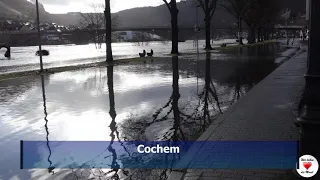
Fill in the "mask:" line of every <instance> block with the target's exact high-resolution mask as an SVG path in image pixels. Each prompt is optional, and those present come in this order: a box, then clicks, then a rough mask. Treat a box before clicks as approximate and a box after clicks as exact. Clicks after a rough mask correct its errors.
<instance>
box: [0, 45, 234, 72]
mask: <svg viewBox="0 0 320 180" xmlns="http://www.w3.org/2000/svg"><path fill="white" fill-rule="evenodd" d="M235 42H236V40H234V39H225V40H220V41H214V42H213V46H218V45H219V44H222V43H235ZM204 44H205V43H204V41H203V40H200V41H199V49H200V51H201V50H202V49H203V48H202V47H203V46H204ZM97 46H98V45H97ZM42 49H46V50H48V51H49V52H50V55H49V56H44V57H43V63H44V68H51V67H61V66H69V65H77V64H86V63H93V62H99V61H105V55H106V53H105V52H106V50H105V49H106V48H105V44H102V46H101V48H97V47H96V45H95V44H88V45H50V46H43V47H42ZM144 49H145V50H146V51H147V52H150V50H151V49H153V51H154V53H155V54H154V56H155V57H159V56H163V55H165V54H169V53H170V51H171V43H170V42H144V43H113V44H112V52H113V56H114V59H124V58H134V57H138V56H139V55H138V53H139V52H142V51H143V50H144ZM37 50H38V46H28V47H12V49H11V58H10V59H7V58H5V57H4V53H5V49H4V48H3V49H1V50H0V74H1V73H9V72H16V71H26V70H35V69H39V68H40V66H39V57H38V56H35V52H36V51H37ZM179 50H180V51H181V52H184V53H192V52H193V53H194V52H196V47H195V43H194V42H193V41H192V40H191V41H186V42H181V43H179Z"/></svg>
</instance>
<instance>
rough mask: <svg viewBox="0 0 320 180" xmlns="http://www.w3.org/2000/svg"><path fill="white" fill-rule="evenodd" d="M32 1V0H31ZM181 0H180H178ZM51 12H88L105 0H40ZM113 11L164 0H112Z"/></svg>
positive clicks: (154, 3) (152, 4) (161, 2)
mask: <svg viewBox="0 0 320 180" xmlns="http://www.w3.org/2000/svg"><path fill="white" fill-rule="evenodd" d="M29 1H32V0H29ZM178 1H180V0H178ZM39 2H40V3H42V4H43V5H44V7H45V9H46V11H48V12H49V13H67V12H79V11H81V12H88V11H92V10H91V8H90V4H92V3H94V4H102V3H104V2H105V1H104V0H39ZM111 2H112V3H111V11H112V12H118V11H121V10H124V9H130V8H134V7H142V6H158V5H160V4H163V1H162V0H111Z"/></svg>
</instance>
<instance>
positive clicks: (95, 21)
mask: <svg viewBox="0 0 320 180" xmlns="http://www.w3.org/2000/svg"><path fill="white" fill-rule="evenodd" d="M90 8H91V9H92V12H91V13H81V21H80V27H81V28H83V29H86V30H87V31H88V32H89V33H90V34H91V37H92V40H93V42H94V43H95V45H96V48H101V44H102V43H103V40H104V38H105V37H106V39H107V38H108V34H110V46H111V30H110V33H108V34H107V35H106V34H105V33H104V32H103V31H102V30H103V29H104V28H106V30H107V29H108V28H107V27H110V29H112V28H115V27H117V26H118V24H119V19H118V16H113V17H112V20H111V23H110V24H111V25H108V23H107V22H106V21H105V15H104V14H103V13H102V12H103V10H104V9H105V5H104V4H90ZM109 9H110V8H109ZM110 16H111V14H110ZM111 55H112V54H111Z"/></svg>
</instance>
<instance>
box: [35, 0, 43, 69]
mask: <svg viewBox="0 0 320 180" xmlns="http://www.w3.org/2000/svg"><path fill="white" fill-rule="evenodd" d="M36 8H37V28H38V44H39V57H40V72H41V73H42V72H43V63H42V50H41V32H40V17H39V3H38V0H36Z"/></svg>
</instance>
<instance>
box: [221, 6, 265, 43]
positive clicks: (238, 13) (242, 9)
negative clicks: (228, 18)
mask: <svg viewBox="0 0 320 180" xmlns="http://www.w3.org/2000/svg"><path fill="white" fill-rule="evenodd" d="M258 1H259V0H221V1H220V3H219V5H220V6H222V7H223V8H224V9H225V10H227V11H228V12H229V13H230V14H231V15H233V16H234V17H235V18H237V20H238V32H239V34H241V33H242V20H243V18H244V17H245V15H246V14H248V12H250V11H251V10H252V9H253V7H254V5H255V4H256V3H257V2H258ZM242 38H243V37H242V35H241V36H239V44H240V45H242V44H243V41H242Z"/></svg>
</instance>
